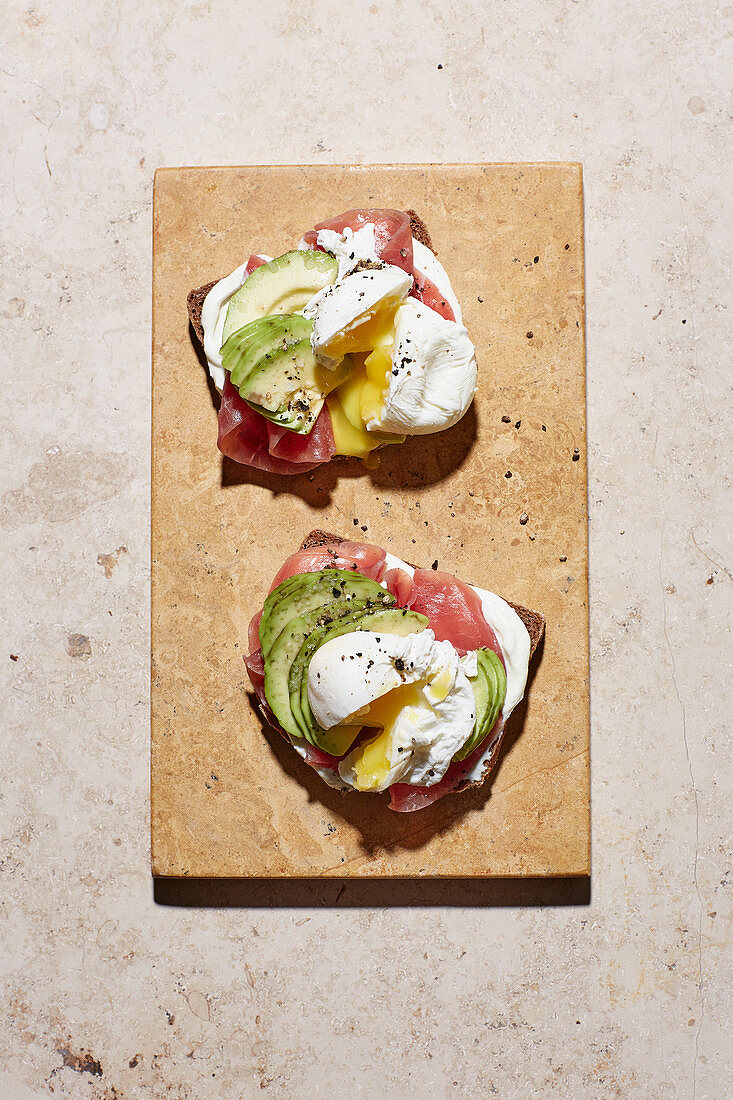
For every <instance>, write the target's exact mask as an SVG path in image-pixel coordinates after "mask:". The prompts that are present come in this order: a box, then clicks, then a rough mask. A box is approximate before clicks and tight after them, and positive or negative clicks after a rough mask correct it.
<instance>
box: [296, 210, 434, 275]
mask: <svg viewBox="0 0 733 1100" xmlns="http://www.w3.org/2000/svg"><path fill="white" fill-rule="evenodd" d="M368 222H374V227H375V228H374V237H375V243H376V251H377V255H378V256H379V258H380V259H381V260H383V261H384V262H385V263H386V264H394V266H395V267H401V268H402V270H403V271H406V272H407V273H408V274H409V275H412V271H413V267H412V230H411V229H410V218H409V215H408V214H406V213H405V212H404V210H366V209H359V210H347V211H346V213H345V214H339V215H338V217H335V218H329V219H328V221H325V222H318V224H317V225H316V226H315V227H314V228H313V229H309V230H308V232H307V233H306V234H305V236H304V240H305V242H306V244H308V245H309V246H310V247H311V248H316V249H318V250H320V251H325V250H324V249H321V246H320V245H319V244H318V242H317V238H318V233H319V232H320V230H321V229H333V230H334V232H336V233H343V231H344V230H345V229H353V230H354V231H356V230H357V229H361V227H362V226H363V225H366V224H367V223H368Z"/></svg>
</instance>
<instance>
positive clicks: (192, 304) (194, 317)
mask: <svg viewBox="0 0 733 1100" xmlns="http://www.w3.org/2000/svg"><path fill="white" fill-rule="evenodd" d="M405 213H406V214H407V215H408V216H409V218H410V229H411V231H412V235H413V237H414V238H415V240H416V241H420V243H421V244H424V245H425V247H426V248H429V249H430V251H431V252H433V253H435V249H434V248H433V242H432V240H431V239H430V233H429V232H428V227H427V226H426V224H425V222H424V221H423V220H422V218H421V217H420V215H419V214H416V213H415V211H414V210H406V211H405ZM436 255H437V253H436ZM222 277H223V276H222ZM218 282H219V280H218V279H214V280H212V282H210V283H205V284H204V285H203V286H197V287H196V288H195V289H194V290H190V291H189V292H188V297H187V298H186V305H187V306H188V316H189V319H190V321H191V326H192V328H193V331H194V332H195V333H196V335H197V336H198V339H199V343H201V344H202V345H203V342H204V327H203V325H202V324H201V310H202V309H203V308H204V300H205V298H206V295H207V294H208V293H209V291H210V290H211V289H212V287H215V286H216V284H217V283H218Z"/></svg>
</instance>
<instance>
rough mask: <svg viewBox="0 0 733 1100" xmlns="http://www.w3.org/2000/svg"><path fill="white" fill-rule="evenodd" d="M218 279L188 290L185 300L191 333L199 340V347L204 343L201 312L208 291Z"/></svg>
mask: <svg viewBox="0 0 733 1100" xmlns="http://www.w3.org/2000/svg"><path fill="white" fill-rule="evenodd" d="M218 281H219V280H218V279H214V281H213V282H211V283H205V284H204V286H198V287H196V289H195V290H189V292H188V297H187V298H186V305H187V307H188V316H189V319H190V321H191V325H192V327H193V331H194V332H195V333H196V335H197V336H198V338H199V341H200V343H201V345H202V346H203V342H204V326H203V325H202V324H201V310H202V309H203V308H204V300H205V298H206V295H207V294H208V293H209V291H210V290H211V289H212V288H213V287H215V286H216V284H217V283H218Z"/></svg>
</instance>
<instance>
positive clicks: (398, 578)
mask: <svg viewBox="0 0 733 1100" xmlns="http://www.w3.org/2000/svg"><path fill="white" fill-rule="evenodd" d="M382 580H383V581H384V583H385V584H386V585H387V591H388V592H391V593H392V595H393V596H394V598H395V599H396V600H397V606H398V607H408V606H409V601H410V596H411V595H412V577H411V576H410V574H409V573H406V572H405V570H404V569H398V568H393V569H388V570H387V572H386V573H385V574H384V577H383V578H382Z"/></svg>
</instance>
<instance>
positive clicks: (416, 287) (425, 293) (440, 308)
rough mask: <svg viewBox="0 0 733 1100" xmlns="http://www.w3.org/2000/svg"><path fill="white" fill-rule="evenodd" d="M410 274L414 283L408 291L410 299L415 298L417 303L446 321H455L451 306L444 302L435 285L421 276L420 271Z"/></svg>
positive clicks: (425, 276) (424, 276)
mask: <svg viewBox="0 0 733 1100" xmlns="http://www.w3.org/2000/svg"><path fill="white" fill-rule="evenodd" d="M412 274H413V277H414V279H415V282H414V283H413V287H412V290H411V291H410V297H411V298H417V300H418V302H422V303H423V304H424V305H426V306H428V308H429V309H433V310H435V312H436V313H439V314H440V316H441V317H445V319H446V321H455V319H456V315H455V313H454V312H453V308H452V306H451V305H450V303H449V302H447V301H446V300H445V298H444V297H443V295H442V294H441V293H440V291H439V290H438V288H437V286H436V285H435V283H434V282H433V281H432V280H431V279H428V277H427V275H423V273H422V272H421V271H416V270H414V271H413V272H412Z"/></svg>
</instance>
